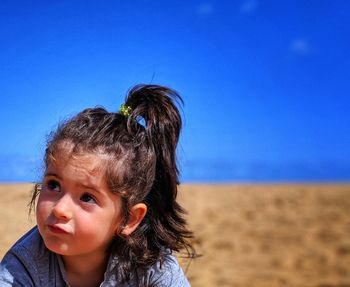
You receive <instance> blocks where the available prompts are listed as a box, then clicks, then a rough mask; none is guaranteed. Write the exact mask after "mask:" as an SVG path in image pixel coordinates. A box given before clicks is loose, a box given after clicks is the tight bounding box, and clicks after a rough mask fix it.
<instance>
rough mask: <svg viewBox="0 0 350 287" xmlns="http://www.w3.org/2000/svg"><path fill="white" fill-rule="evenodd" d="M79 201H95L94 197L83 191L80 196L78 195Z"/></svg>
mask: <svg viewBox="0 0 350 287" xmlns="http://www.w3.org/2000/svg"><path fill="white" fill-rule="evenodd" d="M80 200H81V201H84V202H87V203H96V199H95V198H94V197H93V196H92V195H90V194H88V193H84V194H83V195H82V196H81V197H80Z"/></svg>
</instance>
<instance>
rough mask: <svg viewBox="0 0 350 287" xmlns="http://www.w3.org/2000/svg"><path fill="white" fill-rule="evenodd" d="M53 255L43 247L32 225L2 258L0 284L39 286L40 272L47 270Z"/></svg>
mask: <svg viewBox="0 0 350 287" xmlns="http://www.w3.org/2000/svg"><path fill="white" fill-rule="evenodd" d="M54 257H55V256H53V254H52V252H50V251H49V250H48V249H47V248H46V247H45V245H44V242H43V240H42V238H41V236H40V234H39V231H38V229H37V228H36V227H34V228H33V229H31V230H30V231H28V232H27V233H26V234H25V235H24V236H23V237H22V238H20V239H19V240H18V241H17V242H16V243H15V244H14V245H13V247H12V248H11V249H10V250H9V251H8V252H7V253H6V254H5V256H4V258H3V259H2V261H1V267H0V283H1V284H0V285H1V286H41V285H42V284H41V283H42V280H41V274H43V273H44V272H45V271H46V272H47V271H48V269H49V266H50V263H51V262H53V261H54V260H55V258H54ZM51 265H52V264H51ZM11 282H12V283H11Z"/></svg>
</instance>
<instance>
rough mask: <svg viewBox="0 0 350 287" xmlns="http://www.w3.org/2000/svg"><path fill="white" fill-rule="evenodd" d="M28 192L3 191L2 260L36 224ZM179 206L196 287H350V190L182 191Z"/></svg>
mask: <svg viewBox="0 0 350 287" xmlns="http://www.w3.org/2000/svg"><path fill="white" fill-rule="evenodd" d="M30 188H31V186H30V185H2V186H1V185H0V232H1V233H0V234H1V238H0V258H2V256H3V255H4V253H5V251H6V250H7V249H8V248H9V247H10V246H11V245H12V244H13V243H14V242H15V240H17V239H18V238H19V237H20V235H22V234H23V233H24V232H25V231H26V230H28V229H29V228H30V227H31V226H33V225H34V219H33V221H32V222H30V221H28V212H27V208H26V206H27V202H28V201H29V191H30ZM180 201H181V202H182V203H183V205H184V206H185V208H186V209H187V210H188V212H189V215H188V216H189V217H188V219H189V223H190V227H191V228H192V229H193V230H194V232H195V235H196V239H195V241H194V242H195V244H196V247H197V250H198V252H199V253H201V254H202V256H201V257H200V258H198V259H196V260H194V261H192V262H191V264H190V266H189V268H188V270H187V276H188V278H189V280H190V281H191V283H192V286H193V287H209V286H211V287H212V286H220V287H225V286H234V287H242V286H247V287H255V286H259V287H265V286H266V287H267V286H268V287H274V286H295V287H309V286H310V287H311V286H318V287H350V185H184V186H182V187H181V190H180ZM182 264H183V266H184V268H186V266H187V262H183V263H182Z"/></svg>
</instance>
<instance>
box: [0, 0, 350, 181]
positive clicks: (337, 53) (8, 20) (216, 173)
mask: <svg viewBox="0 0 350 287" xmlns="http://www.w3.org/2000/svg"><path fill="white" fill-rule="evenodd" d="M349 8H350V2H349V1H345V0H343V1H340V0H334V1H322V0H314V1H312V0H310V1H305V0H304V1H302V0H296V1H268V0H267V1H258V0H256V1H254V0H243V1H238V0H237V1H170V0H169V1H148V0H143V1H139V0H135V1H117V0H115V1H111V0H109V1H105V0H100V1H89V0H84V1H82V0H70V1H67V0H60V1H16V0H14V1H1V2H0V14H1V15H0V37H1V38H0V39H1V45H0V95H1V107H2V109H1V113H0V123H1V124H0V136H1V139H2V140H1V141H0V181H35V180H37V179H38V178H40V175H41V171H42V170H41V168H42V167H41V158H42V153H43V149H44V146H45V139H46V135H47V134H48V133H49V132H50V131H51V130H52V129H54V128H55V126H56V124H57V123H58V122H59V121H60V120H63V119H65V118H67V117H69V116H71V115H73V114H75V113H76V112H78V111H80V110H81V109H83V108H86V107H92V106H96V105H102V106H105V107H106V108H107V109H109V110H111V111H116V110H118V108H119V106H120V104H121V103H122V102H123V99H124V96H125V93H126V91H127V90H128V88H130V87H131V86H133V85H134V84H137V83H155V84H163V85H168V86H170V87H172V88H174V89H176V90H178V91H179V93H180V94H181V95H182V96H183V98H184V100H185V107H184V108H183V113H184V118H185V120H184V129H183V134H182V139H181V143H180V148H179V163H180V166H181V170H182V180H183V181H184V182H193V181H194V182H198V181H199V182H201V181H206V182H208V181H216V182H240V181H243V182H251V181H252V182H256V181H349V180H350V128H349V126H350V113H349V110H350V99H349V94H350V93H349V92H350V85H349V83H350V73H349V65H350V57H349V52H348V51H349V50H350V20H349V19H350V18H349V11H350V9H349Z"/></svg>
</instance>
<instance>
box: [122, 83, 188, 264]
mask: <svg viewBox="0 0 350 287" xmlns="http://www.w3.org/2000/svg"><path fill="white" fill-rule="evenodd" d="M176 103H180V104H182V103H183V100H182V98H181V97H180V96H179V95H178V93H177V92H176V91H174V90H172V89H169V88H167V87H163V86H157V85H138V86H136V87H134V88H133V89H131V90H130V91H129V93H128V96H127V98H126V101H125V106H127V107H130V109H131V113H130V115H129V116H128V117H127V129H128V131H129V132H130V133H134V132H135V130H138V131H139V130H140V129H135V123H138V124H137V125H138V126H140V122H141V123H142V126H143V128H142V130H143V133H144V134H145V139H144V143H143V145H144V146H147V149H148V153H152V154H153V155H154V158H153V160H154V161H155V168H154V170H153V172H152V176H148V177H149V179H150V180H151V181H152V182H151V184H150V185H149V186H150V189H149V190H148V191H147V192H145V193H144V195H145V197H144V199H143V202H144V203H145V204H146V205H147V207H148V211H147V214H146V216H145V218H144V220H143V221H142V222H141V223H140V225H139V227H138V228H137V229H136V230H135V231H134V232H133V233H132V234H131V236H130V238H124V240H125V243H127V244H126V246H128V243H129V249H128V250H127V249H125V245H124V247H123V248H124V252H127V253H128V254H130V253H132V252H135V255H136V254H139V255H141V254H142V256H141V257H143V259H144V260H145V261H142V260H140V261H139V263H140V266H142V263H146V262H147V261H148V263H149V262H152V263H155V262H156V261H158V260H160V262H163V260H164V259H165V256H166V255H167V254H168V253H169V251H170V250H172V251H177V252H178V251H180V250H181V249H185V250H186V251H187V253H188V256H189V257H193V256H194V249H193V248H192V246H191V244H190V243H189V239H190V238H192V233H191V232H190V231H189V230H187V228H186V220H185V219H184V214H185V211H184V210H183V208H182V207H181V206H180V205H179V204H178V202H177V201H176V197H177V188H178V185H179V171H178V168H177V163H176V147H177V144H178V141H179V136H180V131H181V127H182V121H181V116H180V112H179V110H178V108H177V107H176ZM145 176H147V175H145ZM135 203H136V202H134V203H131V204H135ZM136 238H139V240H137V239H136ZM141 241H143V242H144V244H143V245H142V249H139V248H140V247H141V245H139V243H140V242H141ZM137 249H139V250H137ZM131 250H133V251H131ZM135 257H139V258H140V256H135Z"/></svg>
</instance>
